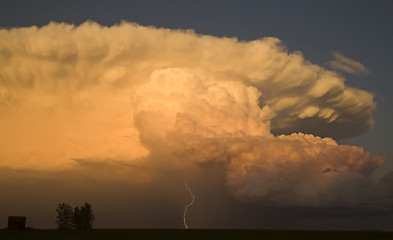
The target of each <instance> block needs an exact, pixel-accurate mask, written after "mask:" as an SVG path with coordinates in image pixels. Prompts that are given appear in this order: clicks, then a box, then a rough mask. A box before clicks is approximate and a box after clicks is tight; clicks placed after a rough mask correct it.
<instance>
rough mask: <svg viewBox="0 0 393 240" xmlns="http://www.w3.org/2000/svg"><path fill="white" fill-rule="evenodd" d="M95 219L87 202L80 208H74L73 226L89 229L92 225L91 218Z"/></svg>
mask: <svg viewBox="0 0 393 240" xmlns="http://www.w3.org/2000/svg"><path fill="white" fill-rule="evenodd" d="M94 219H95V217H94V214H93V210H92V209H91V205H90V204H89V203H85V205H84V206H82V207H81V208H79V207H76V208H75V209H74V217H73V224H74V228H75V229H78V230H89V229H92V227H93V220H94Z"/></svg>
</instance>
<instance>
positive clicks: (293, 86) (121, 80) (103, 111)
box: [0, 22, 390, 207]
mask: <svg viewBox="0 0 393 240" xmlns="http://www.w3.org/2000/svg"><path fill="white" fill-rule="evenodd" d="M335 56H336V58H337V61H339V60H340V59H341V60H340V61H341V62H343V61H344V62H346V63H347V65H348V66H349V65H350V66H349V67H352V68H351V69H353V68H355V67H356V66H359V65H356V64H355V63H354V61H352V62H351V61H349V60H347V58H345V57H343V56H342V55H339V54H338V55H335ZM337 61H336V62H334V65H337V64H338V65H340V64H339V63H337ZM332 64H333V63H332ZM354 64H355V65H354ZM340 66H342V64H341V65H340ZM335 69H340V70H342V71H347V72H348V70H345V69H342V68H337V67H335ZM362 69H363V68H362ZM364 69H365V68H364ZM358 70H359V69H358ZM358 70H356V71H358ZM360 70H361V69H360ZM360 70H359V71H360ZM354 71H355V70H354ZM362 71H363V70H362ZM375 108H376V104H375V102H374V100H373V95H372V94H371V93H369V92H367V91H364V90H360V89H356V88H352V87H350V86H347V85H346V84H345V78H344V77H343V76H342V75H341V74H339V73H337V72H335V71H332V70H328V69H325V68H323V67H321V66H318V65H315V64H312V63H310V62H309V61H307V60H305V59H304V57H303V55H302V53H301V52H297V51H296V52H288V50H287V49H286V47H285V46H284V44H283V43H282V42H281V41H280V40H279V39H277V38H273V37H266V38H262V39H258V40H254V41H240V40H238V39H236V38H219V37H214V36H206V35H198V34H196V33H195V32H193V31H192V30H171V29H163V28H155V27H145V26H140V25H137V24H134V23H128V22H123V23H121V24H119V25H114V26H111V27H105V26H101V25H99V24H97V23H94V22H85V23H83V24H81V25H80V26H75V25H70V24H65V23H53V22H52V23H50V24H48V25H46V26H43V27H35V26H32V27H26V28H11V29H2V30H0V131H1V132H2V134H1V136H0V146H1V149H0V167H2V168H5V169H18V170H21V169H23V170H27V171H31V170H37V171H47V172H61V171H75V170H77V171H81V172H86V174H87V175H88V176H90V177H92V178H98V179H101V180H102V179H104V181H124V182H130V183H132V184H136V185H138V184H140V185H145V184H148V183H152V182H154V181H155V180H157V178H160V177H162V176H163V175H162V174H163V171H165V172H173V173H175V175H181V176H186V175H192V174H193V172H195V171H198V174H202V175H203V173H201V172H203V171H201V169H203V168H206V166H207V168H208V166H209V164H218V165H220V166H221V167H220V168H219V169H221V170H220V172H221V173H222V174H223V178H224V186H223V187H224V188H225V191H227V192H229V193H230V194H231V196H232V197H233V198H234V199H236V200H239V201H244V202H258V203H262V204H265V205H268V206H290V207H293V206H300V207H326V206H334V207H343V206H353V205H357V204H359V203H363V202H369V201H378V200H375V199H378V197H379V196H382V195H381V194H382V193H381V192H382V191H380V190H378V189H380V188H381V186H384V184H385V182H386V181H385V180H386V179H387V178H390V176H387V177H386V178H384V179H385V180H384V181H382V182H380V183H379V184H374V183H373V181H372V180H371V179H370V175H371V174H372V172H373V171H374V169H376V168H377V167H378V166H380V165H381V164H382V163H383V161H384V159H385V157H383V156H372V155H371V154H370V153H369V152H366V151H365V150H364V149H363V148H361V147H356V146H348V145H340V144H338V143H337V142H336V140H338V139H343V138H346V137H353V136H357V135H359V134H361V133H364V132H366V131H368V130H370V129H371V128H372V127H373V125H374V120H373V117H372V114H373V111H374V110H375ZM97 166H98V167H97ZM100 166H105V167H100ZM105 168H107V169H109V170H108V171H110V172H111V173H108V172H105V171H102V170H100V171H95V170H92V169H105ZM196 169H198V170H196ZM114 172H115V173H117V174H113V173H114Z"/></svg>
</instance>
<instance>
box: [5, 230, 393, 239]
mask: <svg viewBox="0 0 393 240" xmlns="http://www.w3.org/2000/svg"><path fill="white" fill-rule="evenodd" d="M0 239H1V240H8V239H10V240H11V239H12V240H22V239H26V240H34V239H37V240H46V239H48V240H56V239H95V240H99V239H110V240H117V239H171V240H176V239H212V240H215V239H223V240H224V239H225V240H227V239H268V240H270V239H272V240H275V239H302V240H307V239H310V240H321V239H322V240H323V239H332V240H340V239H346V240H347V239H356V240H362V239H370V240H378V239H390V240H392V239H393V232H382V231H295V230H213V229H212V230H208V229H191V230H180V229H178V230H176V229H143V230H142V229H141V230H137V229H96V230H91V231H60V230H25V231H8V230H0Z"/></svg>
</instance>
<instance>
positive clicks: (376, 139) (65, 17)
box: [0, 0, 393, 230]
mask: <svg viewBox="0 0 393 240" xmlns="http://www.w3.org/2000/svg"><path fill="white" fill-rule="evenodd" d="M392 12H393V2H392V1H388V0H386V1H383V0H381V1H359V0H358V1H355V0H353V1H335V0H334V1H311V0H310V1H177V0H175V1H150V0H145V1H115V0H112V1H90V0H86V1H49V0H46V1H45V0H36V1H18V0H12V1H11V0H3V1H1V3H0V27H2V28H6V29H7V28H14V27H24V26H32V25H36V26H44V25H47V24H48V23H49V22H50V21H56V22H66V23H70V24H75V25H79V24H81V23H83V22H85V21H86V20H92V21H95V22H97V23H99V24H101V25H105V26H111V25H113V24H118V23H120V22H121V21H123V20H125V21H129V22H136V23H138V24H141V25H143V26H149V25H152V26H155V27H162V28H170V29H194V30H195V32H196V33H198V34H206V35H213V36H217V37H236V38H238V39H239V40H255V39H259V38H263V37H267V36H272V37H277V38H279V39H280V40H281V41H282V42H283V44H284V45H285V46H286V47H287V48H288V51H289V52H294V51H300V52H302V53H303V55H304V57H305V59H306V60H309V61H311V62H312V63H314V64H317V65H320V66H323V67H326V68H329V66H328V64H327V63H328V62H329V61H331V60H333V58H334V57H333V55H332V53H334V52H339V53H340V54H342V55H343V56H345V57H348V58H350V59H353V60H355V61H358V62H360V63H362V64H363V65H364V66H365V67H366V68H367V69H368V70H369V71H370V72H371V73H370V74H366V75H351V74H347V73H343V74H344V76H345V77H346V79H347V80H346V84H347V85H349V86H352V87H355V88H359V89H363V90H367V91H368V92H371V93H372V94H374V100H375V101H376V103H377V108H376V110H375V112H374V119H375V125H374V128H373V129H372V130H370V131H368V132H366V133H363V134H362V135H360V136H356V137H352V138H347V139H343V140H340V142H341V143H345V144H350V145H356V146H361V147H364V148H365V149H366V150H367V151H370V152H371V153H372V154H373V155H390V156H389V157H388V158H387V159H386V162H385V163H384V165H382V166H381V167H380V168H378V169H377V170H376V172H375V173H374V175H373V178H374V179H375V180H376V181H378V180H379V179H380V178H381V177H382V176H383V175H385V174H386V173H388V172H390V171H392V170H393V158H392V157H391V156H392V155H393V150H392V144H393V126H392V124H391V123H392V122H393V111H392V106H393V98H392V94H391V92H392V91H393V79H392V76H393V61H392V56H393V47H392V45H391V44H392V42H393V31H392V30H391V29H392V26H393V14H392ZM0 147H1V146H0ZM209 171H213V172H214V171H216V170H215V169H214V168H213V169H210V170H209ZM4 172H7V174H9V175H7V176H9V179H14V180H17V178H18V177H20V176H24V179H28V181H30V182H31V183H32V184H31V185H29V186H30V187H29V188H27V187H26V188H25V187H20V186H19V185H18V184H19V183H15V182H12V181H11V180H10V181H9V182H8V181H5V180H4V179H5V178H6V177H2V179H3V180H4V181H3V183H0V186H1V187H2V188H3V189H7V190H6V191H4V192H3V193H7V194H8V193H10V192H14V191H15V192H18V193H17V196H16V197H15V196H14V197H9V198H7V197H5V198H4V196H1V198H2V199H5V203H9V205H12V206H13V207H12V208H8V207H7V204H4V202H3V203H2V204H1V206H0V217H1V219H0V227H5V224H6V223H5V217H6V216H7V215H14V213H15V212H16V214H24V215H28V217H29V219H28V221H30V222H28V225H29V224H30V225H31V226H33V227H37V228H39V227H43V228H51V227H54V224H53V221H54V219H53V217H54V208H55V206H56V204H57V203H58V202H59V199H60V198H59V196H62V197H63V198H62V199H64V201H68V202H70V203H71V204H74V205H82V204H83V201H85V200H86V201H90V202H92V204H93V210H95V211H96V215H97V220H96V227H102V228H104V227H113V228H116V227H127V228H129V227H131V228H132V227H139V228H140V227H142V228H144V227H157V228H159V227H164V228H165V227H170V228H177V227H179V228H180V227H182V220H181V219H180V220H179V218H181V216H182V206H184V204H185V203H186V202H187V199H188V198H187V197H188V196H187V193H186V192H184V186H183V183H182V177H183V176H181V177H180V176H174V177H173V179H171V178H170V177H166V176H165V175H164V176H160V177H161V178H162V179H163V180H162V182H161V183H160V184H158V183H156V184H152V185H150V186H149V187H148V188H143V189H140V187H139V186H137V185H135V186H131V187H130V186H129V185H124V186H120V185H118V184H116V183H113V184H114V185H113V186H112V185H111V184H107V185H105V186H103V187H102V188H100V190H97V189H93V190H92V189H91V188H89V190H86V189H84V186H80V187H78V188H77V189H73V188H72V187H70V186H71V185H72V182H73V181H74V179H75V175H77V173H74V172H66V173H63V174H64V175H63V177H64V178H62V179H63V180H61V181H60V182H59V183H58V184H57V183H55V182H51V181H50V180H48V179H52V177H51V176H48V175H45V177H42V176H43V175H40V174H39V173H34V172H33V173H23V172H17V173H12V171H11V170H4ZM217 172H220V171H217ZM49 175H50V174H49ZM211 175H214V176H215V177H214V180H212V181H211V182H214V183H215V184H210V185H209V182H207V181H206V180H204V179H203V177H195V180H194V189H195V191H196V192H197V193H198V197H199V199H197V201H196V203H195V208H193V209H191V210H190V213H189V217H190V225H192V226H193V227H201V228H204V227H206V228H216V227H218V228H303V229H308V228H312V229H389V230H393V226H392V225H391V224H390V225H389V223H391V222H392V215H391V214H390V212H391V210H389V211H388V210H386V209H385V208H384V206H372V207H370V208H367V209H368V210H362V209H361V208H360V207H359V206H356V207H354V208H351V209H347V208H346V209H343V208H340V207H335V208H284V207H268V206H264V205H262V204H257V203H253V202H251V203H244V202H238V201H236V200H235V199H233V197H232V196H230V195H229V194H228V193H227V192H226V189H225V187H224V177H223V176H221V175H220V174H211ZM4 176H6V175H4ZM39 176H40V177H39ZM212 178H213V177H212ZM81 179H82V180H81ZM390 179H391V178H390ZM78 180H80V181H84V182H87V183H86V186H93V185H94V184H98V185H99V184H100V183H99V182H98V183H94V182H89V181H90V180H89V179H88V176H83V175H82V176H79V175H78V177H77V180H76V181H78ZM91 181H93V180H91ZM128 187H130V188H131V189H130V190H129V191H128V190H125V189H124V188H128ZM35 188H37V189H35ZM97 188H99V187H98V186H97ZM168 188H173V189H172V190H171V191H170V192H169V193H168V192H167V191H166V190H165V191H164V190H162V189H168ZM64 189H66V190H64ZM157 189H159V190H157ZM35 191H36V192H40V193H41V194H42V192H45V194H44V195H42V196H37V195H35V193H34V192H35ZM65 193H70V194H71V196H70V195H67V194H65ZM135 193H138V194H137V195H138V197H136V194H135ZM0 194H2V193H1V192H0ZM103 195H105V197H102V196H103ZM109 195H113V196H114V197H113V198H108V197H107V196H109ZM174 196H175V197H174ZM200 196H203V197H200ZM15 198H16V199H19V200H16V202H17V204H15ZM27 199H28V201H29V204H25V201H26V200H27ZM90 199H92V200H90ZM174 199H177V200H174ZM387 205H390V206H391V203H390V204H387ZM179 209H180V210H179ZM176 211H178V212H176Z"/></svg>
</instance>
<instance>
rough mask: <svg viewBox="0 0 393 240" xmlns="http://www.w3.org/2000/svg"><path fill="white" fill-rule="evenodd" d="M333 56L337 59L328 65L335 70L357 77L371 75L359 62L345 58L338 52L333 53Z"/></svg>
mask: <svg viewBox="0 0 393 240" xmlns="http://www.w3.org/2000/svg"><path fill="white" fill-rule="evenodd" d="M333 56H334V58H335V59H334V60H332V61H330V62H328V65H329V67H331V68H332V69H334V70H337V71H341V72H345V73H350V74H355V75H360V74H370V71H369V70H368V69H367V68H366V67H365V66H364V65H363V64H361V63H360V62H358V61H355V60H353V59H350V58H347V57H344V56H343V55H342V54H340V53H338V52H335V53H333Z"/></svg>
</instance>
